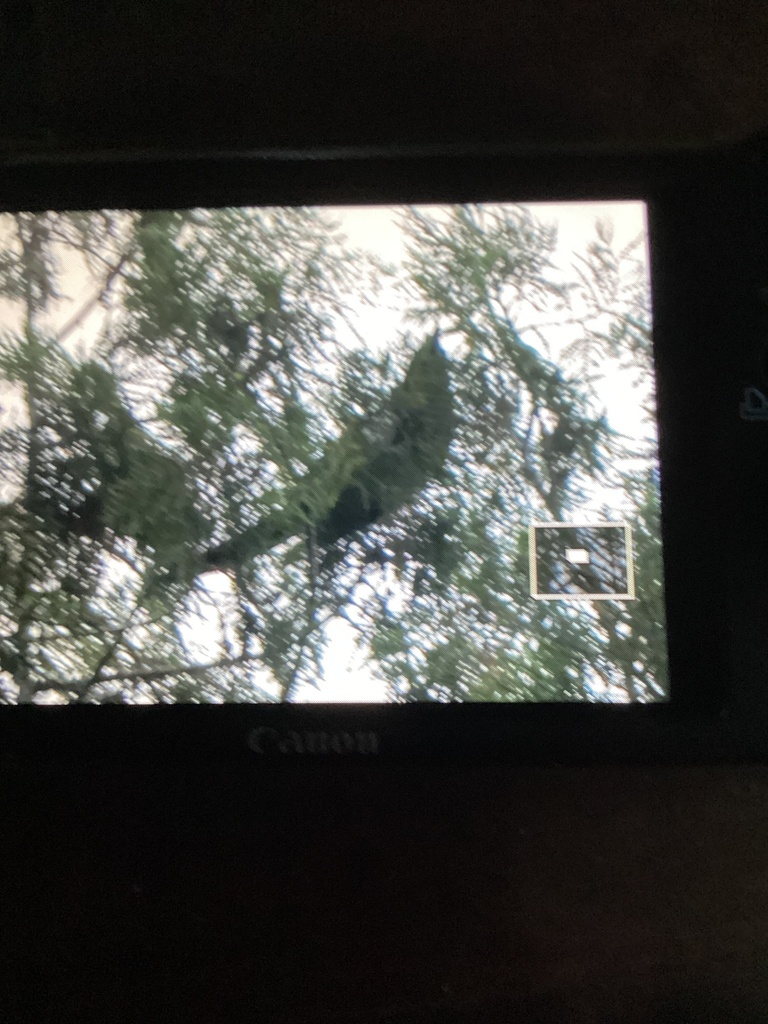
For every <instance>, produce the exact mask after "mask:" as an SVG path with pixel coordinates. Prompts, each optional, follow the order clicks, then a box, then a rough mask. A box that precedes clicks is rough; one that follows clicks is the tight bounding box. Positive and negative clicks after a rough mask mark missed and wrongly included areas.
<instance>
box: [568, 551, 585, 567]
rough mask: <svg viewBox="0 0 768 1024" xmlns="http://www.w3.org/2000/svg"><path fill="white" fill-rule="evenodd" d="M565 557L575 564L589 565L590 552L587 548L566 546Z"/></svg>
mask: <svg viewBox="0 0 768 1024" xmlns="http://www.w3.org/2000/svg"><path fill="white" fill-rule="evenodd" d="M565 557H566V560H567V561H569V562H571V563H572V564H573V565H589V552H588V551H587V549H586V548H566V549H565Z"/></svg>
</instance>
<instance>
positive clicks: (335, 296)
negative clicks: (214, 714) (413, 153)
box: [0, 206, 666, 702]
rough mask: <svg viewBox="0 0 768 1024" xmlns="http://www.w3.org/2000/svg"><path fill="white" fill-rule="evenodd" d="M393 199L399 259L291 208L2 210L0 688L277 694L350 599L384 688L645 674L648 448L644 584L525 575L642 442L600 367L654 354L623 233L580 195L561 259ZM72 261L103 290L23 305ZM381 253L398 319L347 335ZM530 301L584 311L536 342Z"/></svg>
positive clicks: (539, 232)
mask: <svg viewBox="0 0 768 1024" xmlns="http://www.w3.org/2000/svg"><path fill="white" fill-rule="evenodd" d="M403 226H404V229H405V231H406V235H407V238H408V253H409V255H408V260H407V263H406V265H405V267H404V268H403V269H402V270H401V271H398V272H390V273H389V274H388V273H387V272H385V268H383V267H382V266H380V265H378V264H377V262H376V261H375V260H374V259H373V258H372V257H369V256H366V255H365V254H361V253H359V252H355V251H353V250H351V249H350V248H349V246H348V245H347V243H346V241H345V239H344V238H343V236H342V235H341V234H340V233H339V231H338V230H337V229H336V227H335V226H334V224H333V222H332V221H331V220H330V219H329V218H328V217H326V216H325V215H322V214H320V213H318V212H316V211H312V210H301V209H295V210H262V211H253V210H251V211H243V210H231V209H223V210H209V211H205V210H193V211H179V212H170V213H162V212H147V213H143V214H132V213H121V212H94V213H74V214H66V215H65V214H41V215H32V214H21V215H18V216H16V217H14V218H6V221H5V230H4V233H3V234H2V239H3V241H2V244H0V296H2V297H4V298H6V299H8V300H9V301H10V302H11V303H12V304H14V305H13V308H14V309H15V310H17V312H18V318H17V319H18V322H17V323H15V324H11V325H10V326H9V330H8V331H7V332H6V333H5V334H4V335H3V336H2V337H0V381H1V382H2V387H3V388H4V395H7V396H8V397H9V398H10V399H11V400H12V406H13V408H14V409H15V410H16V411H15V412H14V413H13V415H8V416H5V417H4V418H1V417H0V470H2V478H3V488H4V489H3V491H2V492H0V501H2V502H3V504H2V505H0V685H1V686H2V687H3V689H2V691H1V692H0V699H2V694H4V697H5V699H8V700H17V699H19V700H30V699H38V698H39V697H41V696H42V697H45V699H53V697H54V696H56V695H57V699H60V700H64V701H97V702H104V701H113V700H114V701H126V702H135V701H161V702H167V701H178V700H191V701H217V700H224V699H231V700H247V699H257V700H276V699H290V698H292V697H295V695H296V693H297V692H298V690H299V688H300V687H301V686H302V685H304V684H306V683H307V682H308V681H310V680H315V679H317V678H318V677H319V676H320V675H321V674H322V672H323V670H324V669H323V665H324V663H323V655H324V651H325V650H326V649H327V636H328V634H327V628H328V627H329V625H330V624H331V623H333V622H336V621H338V620H339V618H343V619H344V620H346V622H347V623H348V624H349V626H350V629H353V630H354V631H355V634H356V636H357V639H358V643H359V647H360V652H361V654H362V655H363V656H364V657H365V658H366V659H367V661H368V664H369V668H370V671H371V672H373V673H375V674H378V675H379V676H380V677H381V678H383V679H384V680H385V682H386V684H387V687H388V688H389V692H390V693H391V695H392V697H393V699H396V700H416V699H419V700H421V699H423V700H454V699H458V700H480V699H503V700H529V699H543V700H584V699H617V698H619V697H621V696H630V697H632V698H633V699H651V698H652V697H654V696H657V695H658V694H660V693H663V692H664V691H665V687H666V677H665V674H664V673H665V659H664V632H663V621H664V617H663V595H662V567H661V554H660V543H659V540H658V486H657V481H656V479H655V477H654V476H653V475H652V474H650V473H649V472H648V471H646V470H645V468H643V469H638V470H637V471H636V472H635V475H634V476H633V477H631V478H627V479H628V482H627V486H626V493H625V494H624V499H625V504H626V507H627V508H628V509H631V516H630V518H631V519H632V520H633V522H634V524H635V541H636V555H637V563H638V586H639V590H640V591H641V592H642V600H640V601H637V602H630V603H627V604H622V603H620V602H604V603H603V605H602V606H601V607H600V608H599V609H598V608H596V607H594V606H584V605H582V606H575V605H564V604H563V605H561V604H553V603H540V602H535V601H531V599H530V594H529V586H528V569H529V566H528V550H527V532H526V528H527V524H528V522H530V521H531V520H532V519H536V518H545V519H550V520H551V519H561V518H569V517H572V516H573V515H574V514H575V513H576V512H577V511H578V509H579V507H580V503H581V501H582V500H583V499H584V496H585V495H588V494H590V493H592V492H593V491H594V488H595V487H596V486H602V485H603V484H605V483H606V482H607V481H609V478H610V475H611V471H612V467H613V466H614V464H615V463H616V462H617V460H619V461H620V460H622V459H624V458H625V457H626V456H627V455H628V454H635V455H637V453H627V452H625V451H624V448H623V446H622V441H621V439H620V438H619V437H618V435H616V434H615V433H614V432H613V431H612V430H611V428H610V426H609V423H608V421H607V418H606V416H605V414H604V411H603V410H602V409H601V408H600V403H599V400H598V398H599V395H598V388H597V384H596V381H597V375H598V371H599V369H600V367H603V368H604V367H605V366H609V365H613V364H616V365H618V366H623V365H624V364H625V363H626V362H627V360H629V364H630V365H631V367H632V369H633V371H636V373H637V376H638V379H639V380H640V381H643V380H645V381H646V382H647V380H648V377H649V375H650V348H649V345H650V341H649V339H650V334H649V329H648V325H649V316H648V302H647V289H644V283H643V279H642V274H641V267H640V264H639V263H638V261H637V258H636V252H635V250H632V249H628V250H625V251H624V252H619V253H616V252H614V251H613V249H612V239H611V237H610V229H609V227H608V226H607V225H602V226H599V227H598V232H597V237H596V239H595V241H594V242H593V243H592V244H591V245H590V246H589V247H588V248H587V250H586V252H585V253H584V254H579V256H580V261H579V263H578V273H577V274H576V275H575V278H574V279H573V280H570V281H569V280H565V278H564V276H563V272H562V269H561V268H559V267H558V265H557V261H556V259H555V252H556V248H557V236H556V231H555V229H554V228H553V227H551V226H548V225H546V224H542V223H540V222H538V221H537V220H536V219H535V218H534V217H533V216H532V214H531V213H530V212H529V211H528V210H526V209H524V208H507V209H505V210H503V211H496V210H492V209H488V208H483V207H472V206H467V207H456V208H453V209H451V210H450V211H448V213H447V214H446V215H442V216H434V215H432V214H428V213H424V212H419V211H413V210H412V211H408V212H406V213H404V214H403ZM75 262H76V263H77V264H78V265H82V266H84V267H86V268H87V270H88V273H89V274H90V275H91V278H92V279H93V282H94V284H95V285H98V287H97V288H96V289H95V293H96V294H100V295H101V307H100V310H101V313H102V314H103V316H102V319H101V320H100V321H99V325H98V326H96V327H94V328H92V330H91V334H92V337H91V338H90V340H89V341H88V342H87V343H86V344H85V345H83V344H82V343H81V345H80V348H79V349H78V348H76V346H75V345H74V344H69V339H68V337H65V336H64V335H61V336H57V335H56V333H55V331H53V330H48V329H47V328H46V329H44V327H43V325H44V324H46V323H47V322H48V321H47V319H46V318H47V317H49V316H50V315H51V314H52V311H53V310H54V308H55V307H56V303H57V301H58V298H57V297H58V296H59V294H60V293H61V292H62V283H61V282H62V279H63V277H64V275H65V273H66V272H69V271H70V270H71V267H72V266H73V265H74V263H75ZM382 281H388V282H389V283H390V284H392V285H394V286H396V287H397V289H399V296H400V300H401V303H402V305H403V308H404V309H405V310H406V312H407V314H408V316H409V318H410V320H411V321H412V322H413V323H414V324H415V325H417V328H418V329H417V330H416V331H415V333H414V334H413V335H410V334H405V333H404V334H403V336H402V337H400V338H393V339H392V344H391V347H389V348H388V350H387V351H385V352H381V353H375V352H372V351H369V350H367V349H366V347H365V344H364V339H360V342H359V344H358V345H357V346H356V347H355V346H352V347H350V341H349V337H350V329H351V328H350V324H353V321H354V312H355V310H356V309H359V308H360V307H361V306H363V305H364V304H366V303H371V302H373V301H375V298H376V294H377V288H378V286H379V285H380V284H381V282H382ZM99 288H101V292H99V290H98V289H99ZM606 310H609V311H612V312H611V315H607V314H606ZM547 316H551V317H553V318H555V319H557V318H558V317H559V318H560V319H563V318H565V317H567V316H571V317H572V318H573V319H575V320H578V329H577V330H576V332H575V335H574V338H573V340H572V342H571V344H570V345H567V346H565V348H564V349H563V351H562V353H561V354H560V355H559V356H558V358H557V359H555V358H553V357H552V356H551V355H550V354H548V352H547V351H546V346H544V345H543V344H541V343H540V341H541V338H540V336H539V335H538V334H537V330H536V329H533V330H529V329H528V328H527V327H526V323H534V324H536V323H538V322H539V321H541V320H542V318H546V317H547ZM537 318H538V320H537ZM436 328H439V329H440V331H441V332H442V337H443V338H444V339H445V348H446V350H448V351H450V352H451V355H450V357H448V356H447V355H446V354H445V351H443V350H442V349H441V348H440V346H438V345H435V344H433V342H432V340H431V339H432V335H433V334H434V332H435V329H436ZM425 337H427V338H428V340H427V341H426V342H424V338H425ZM646 390H647V389H646ZM641 455H642V453H641ZM645 458H646V461H645V463H643V466H646V465H647V456H645ZM212 551H225V552H226V553H227V558H226V559H222V560H221V561H220V562H213V563H212V562H211V558H210V555H211V552H212ZM210 564H218V565H222V566H224V567H226V570H227V571H226V574H225V573H221V572H220V573H218V574H211V573H208V574H206V573H205V572H204V570H205V568H206V566H207V565H210ZM200 608H203V609H204V610H205V612H204V615H203V620H204V621H205V623H206V625H205V630H206V631H207V636H208V644H207V649H208V651H209V652H210V650H211V647H212V643H211V641H212V638H213V640H215V644H213V646H215V648H216V650H217V651H218V654H217V655H215V656H212V655H210V653H209V654H207V655H205V656H201V655H200V654H199V653H198V651H197V648H196V643H197V637H196V635H195V633H196V628H197V627H195V623H198V625H199V623H200V622H201V621H202V620H201V614H202V613H201V612H200ZM208 662H210V663H208Z"/></svg>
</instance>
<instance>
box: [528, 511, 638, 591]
mask: <svg viewBox="0 0 768 1024" xmlns="http://www.w3.org/2000/svg"><path fill="white" fill-rule="evenodd" d="M529 553H530V575H531V596H532V597H534V598H536V600H539V601H558V600H559V601H610V600H613V601H616V600H619V601H629V600H631V599H632V598H633V597H634V596H635V574H634V567H633V562H632V528H631V527H630V526H629V524H628V523H611V522H595V523H533V524H532V525H531V526H530V527H529Z"/></svg>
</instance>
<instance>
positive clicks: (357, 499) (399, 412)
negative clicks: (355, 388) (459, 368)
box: [206, 334, 454, 568]
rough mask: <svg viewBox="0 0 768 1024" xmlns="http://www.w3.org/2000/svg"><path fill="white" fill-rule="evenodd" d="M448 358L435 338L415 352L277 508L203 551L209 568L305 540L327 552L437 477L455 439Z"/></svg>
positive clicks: (236, 563) (239, 562) (232, 564)
mask: <svg viewBox="0 0 768 1024" xmlns="http://www.w3.org/2000/svg"><path fill="white" fill-rule="evenodd" d="M453 425H454V413H453V404H452V396H451V391H450V385H449V376H448V359H447V357H446V355H445V353H444V352H443V350H442V348H441V346H440V341H439V336H438V334H434V335H431V336H430V337H429V338H427V340H426V341H425V342H424V344H423V345H422V346H421V347H420V348H419V349H418V350H417V351H416V353H415V354H414V356H413V358H412V360H411V363H410V365H409V367H408V370H407V372H406V375H405V378H404V379H403V381H402V382H401V383H400V384H399V385H397V387H395V388H394V389H393V390H392V392H391V393H390V395H389V398H388V401H387V403H386V406H385V407H384V408H382V409H380V410H378V411H377V412H376V413H372V414H371V415H369V416H364V417H360V418H359V419H358V420H355V421H354V422H352V423H351V424H350V425H349V427H348V428H347V429H346V431H345V432H344V433H343V434H342V436H341V437H340V438H339V439H338V440H337V441H335V442H333V443H332V444H331V445H330V446H329V448H328V450H327V451H326V452H325V454H324V455H323V456H322V458H320V459H318V461H317V463H315V465H314V466H312V467H311V468H310V469H309V470H308V472H307V473H306V475H305V476H304V477H303V478H302V480H300V481H299V482H298V483H297V485H296V487H295V488H294V489H293V490H292V491H291V492H290V493H285V492H278V493H276V494H275V502H274V504H275V510H274V511H272V512H268V513H267V514H266V515H265V516H263V517H262V518H261V520H260V521H259V522H258V523H256V524H255V525H254V526H251V527H248V528H246V529H245V530H243V532H242V533H240V534H239V535H238V536H236V537H233V538H232V539H231V540H229V541H227V542H225V543H224V544H222V545H220V546H218V547H216V548H213V549H211V550H209V551H208V552H207V554H206V562H207V564H208V565H209V566H210V567H211V568H230V567H236V566H239V565H242V563H243V562H244V561H246V560H247V559H249V558H253V557H256V556H258V555H262V554H265V553H266V552H267V551H269V550H271V549H272V548H273V547H275V546H276V545H277V544H280V543H282V542H283V541H286V540H289V539H290V538H291V537H294V536H299V535H302V534H305V535H307V536H310V535H311V537H312V539H313V542H314V543H315V544H317V545H318V546H320V547H323V548H328V547H330V546H331V545H332V544H334V543H336V541H338V540H341V539H342V538H344V537H350V536H352V535H354V534H355V533H357V532H360V531H363V530H365V529H367V528H368V527H369V526H372V525H373V524H374V523H376V522H378V521H379V520H380V519H382V518H384V517H385V516H388V515H392V514H393V513H395V512H397V511H398V510H399V509H401V508H402V507H403V506H404V505H406V504H408V502H410V501H412V500H413V499H414V498H415V497H416V496H417V495H418V494H419V492H420V491H421V490H422V489H423V488H424V487H425V486H426V484H427V483H428V482H429V481H430V480H434V479H439V477H440V476H441V474H442V471H443V466H444V463H445V459H446V456H447V454H448V448H449V445H450V442H451V436H452V433H453Z"/></svg>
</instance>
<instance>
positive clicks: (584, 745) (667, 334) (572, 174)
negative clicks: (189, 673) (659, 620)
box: [0, 151, 768, 763]
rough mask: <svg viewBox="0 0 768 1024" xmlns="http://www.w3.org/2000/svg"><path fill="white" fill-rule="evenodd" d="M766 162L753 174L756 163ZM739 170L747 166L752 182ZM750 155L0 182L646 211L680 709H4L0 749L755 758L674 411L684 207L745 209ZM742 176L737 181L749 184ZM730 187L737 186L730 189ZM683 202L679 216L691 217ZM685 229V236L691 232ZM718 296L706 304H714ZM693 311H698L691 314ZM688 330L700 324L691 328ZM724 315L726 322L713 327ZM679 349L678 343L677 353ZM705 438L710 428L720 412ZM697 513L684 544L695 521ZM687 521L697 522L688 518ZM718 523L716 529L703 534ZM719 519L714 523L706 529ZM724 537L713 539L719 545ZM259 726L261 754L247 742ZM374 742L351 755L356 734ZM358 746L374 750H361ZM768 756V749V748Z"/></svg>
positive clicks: (692, 471)
mask: <svg viewBox="0 0 768 1024" xmlns="http://www.w3.org/2000/svg"><path fill="white" fill-rule="evenodd" d="M758 165H759V166H758ZM745 168H746V170H745ZM761 168H762V164H761V161H760V160H758V161H757V163H756V162H755V160H753V159H751V158H750V157H749V156H748V155H747V156H745V155H744V153H742V152H741V151H736V152H734V151H723V152H709V153H694V152H690V153H683V154H679V153H678V154H666V155H665V154H660V155H657V156H643V157H640V156H637V157H633V156H624V157H612V156H610V155H605V154H599V153H594V154H591V155H584V154H573V155H562V154H561V155H553V154H550V155H541V154H539V155H528V156H523V155H519V154H518V155H508V154H490V153H486V154H481V153H477V152H465V153H460V152H454V153H437V152H435V153H431V154H420V155H413V154H393V153H389V154H292V155H286V154H282V155H281V154H271V155H256V156H246V155H235V156H219V157H213V156H207V157H204V158H193V157H184V158H173V159H165V160H155V161H149V160H144V159H141V160H139V159H137V160H131V159H129V158H127V157H121V158H119V159H96V158H93V159H90V160H86V159H82V158H81V159H76V160H73V161H71V162H66V161H59V162H58V163H55V164H53V163H49V164H42V163H39V164H25V165H18V166H15V167H14V166H6V167H5V168H4V169H2V170H0V209H2V210H10V211H12V210H22V209H23V210H31V209H32V210H42V209H95V208H138V209H152V208H158V209H159V208H187V207H191V206H228V205H311V204H318V205H320V204H333V205H347V204H348V205H358V204H366V203H388V202H389V203H395V202H396V203H425V202H434V203H439V202H469V201H489V202H490V201H515V202H533V201H536V200H539V201H557V200H577V199H581V200H587V199H594V200H597V199H612V200H631V199H639V200H642V201H644V202H646V203H647V204H648V211H649V226H650V241H651V259H652V288H653V305H654V340H655V360H656V370H657V389H658V417H659V424H660V453H661V476H662V535H663V541H664V557H665V573H666V589H667V607H668V637H669V654H670V675H671V680H672V684H671V697H670V700H669V702H667V703H663V704H654V705H601V704H595V705H592V704H590V705H576V704H554V703H553V704H535V705H533V704H531V705H528V704H482V705H481V704H445V705H442V704H440V705H256V704H248V705H226V706H209V705H194V706H190V705H178V706H150V707H141V708H136V707H119V708H118V707H113V706H110V707H95V706H75V707H71V706H67V707H37V706H21V707H1V708H0V742H2V743H3V744H4V746H5V748H6V749H10V750H12V751H16V752H18V753H21V752H22V751H24V752H26V753H28V754H31V755H32V756H38V757H40V756H53V757H70V756H76V757H78V758H79V757H84V756H89V755H90V756H95V757H99V758H102V757H106V758H114V757H127V758H146V757H153V758H161V759H162V758H166V757H183V758H195V759H198V758H201V757H202V758H208V757H214V758H220V757H224V758H235V759H240V758H249V759H252V760H254V759H255V760H257V761H258V760H272V759H273V758H274V757H278V758H279V759H282V758H283V757H285V756H295V755H296V756H297V755H302V756H309V757H316V756H317V755H327V756H341V755H352V756H351V758H350V759H351V760H355V761H357V760H360V758H361V757H363V756H366V757H367V758H368V760H370V759H371V756H370V755H373V756H375V758H376V759H378V758H379V757H398V758H400V757H412V756H421V755H428V756H446V757H451V758H455V757H482V758H486V757H494V758H501V759H503V760H505V761H517V762H531V761H532V762H539V763H541V762H544V763H552V762H558V763H605V762H621V761H638V760H640V761H645V762H659V763H660V762H685V761H716V760H723V759H725V760H733V759H737V760H739V759H744V758H750V759H751V758H754V757H762V756H763V744H762V742H761V741H760V740H759V739H758V738H756V736H755V733H754V731H752V732H750V731H749V730H745V729H743V728H741V726H740V725H739V720H738V716H736V717H734V716H733V715H732V714H731V709H732V708H733V707H735V706H736V705H737V704H738V701H737V700H735V699H734V695H735V690H734V683H733V680H729V678H728V673H727V664H726V663H727V642H726V640H725V639H724V635H723V633H724V625H723V622H722V621H721V618H720V617H719V616H718V602H717V599H716V597H715V596H713V595H711V594H710V595H707V594H701V593H696V592H695V591H694V590H693V588H692V587H691V586H690V580H691V577H692V559H693V557H694V556H693V554H692V553H693V552H695V550H696V549H697V546H698V549H699V550H700V549H701V545H702V544H704V545H706V544H708V543H712V542H713V540H714V541H716V540H717V531H718V526H717V525H716V524H717V516H716V515H714V514H713V515H712V516H711V517H709V519H708V513H709V512H713V513H714V512H715V510H714V507H710V506H711V499H710V497H708V495H707V493H706V488H705V486H704V481H705V479H706V477H707V473H708V469H709V468H710V467H709V466H708V463H707V453H706V450H705V448H704V446H703V445H702V444H700V443H699V438H698V435H695V434H694V432H693V431H692V430H691V429H690V424H688V423H687V422H686V420H685V418H684V417H683V416H681V415H680V414H679V395H680V390H681V387H684V386H685V382H686V380H688V379H689V375H690V367H689V365H688V364H687V362H686V361H687V360H689V359H690V348H691V344H692V343H693V340H694V339H693V336H692V330H693V327H692V325H691V322H690V321H691V312H692V309H693V308H694V306H693V304H694V302H699V303H701V302H702V301H705V302H706V296H705V295H704V297H703V298H702V296H703V292H702V289H701V287H700V283H696V282H694V280H693V277H692V273H691V270H690V268H689V267H686V265H685V260H684V258H683V254H684V253H685V252H686V251H687V248H689V247H690V245H692V244H695V242H696V230H695V225H694V231H693V235H694V238H693V242H692V241H691V239H690V238H687V237H684V234H685V231H686V230H687V229H686V227H685V224H684V216H685V210H686V209H688V210H689V211H690V209H694V208H695V202H694V199H692V198H691V197H692V196H696V195H698V196H699V201H702V199H701V197H705V196H707V195H710V194H713V193H717V194H722V190H723V189H725V191H726V192H728V194H729V195H730V196H731V200H732V202H733V203H734V204H735V205H736V206H738V205H739V203H740V202H741V196H742V194H743V193H744V186H743V183H741V184H739V187H738V189H736V188H735V187H734V185H733V181H734V174H737V176H738V175H739V174H742V172H743V173H745V174H746V175H747V177H750V175H751V178H750V180H752V179H754V180H755V182H756V184H755V185H754V188H759V187H760V186H759V179H760V175H761V173H762V170H761ZM739 180H740V181H741V179H739ZM729 190H730V191H729ZM686 204H687V205H686ZM688 227H689V228H690V225H688ZM713 301H714V300H713ZM699 314H701V310H699ZM693 319H694V322H697V323H703V322H705V321H706V317H702V316H701V315H699V319H698V320H697V319H696V317H694V318H693ZM715 320H716V318H715ZM681 337H682V340H681ZM713 424H714V425H712V426H711V428H710V429H717V423H716V416H715V420H714V421H713ZM695 509H698V510H699V511H700V512H701V510H702V509H703V510H704V513H705V514H704V515H701V516H700V517H699V520H697V525H696V526H695V528H694V531H693V532H694V534H695V537H694V538H693V539H692V538H691V527H690V523H691V513H692V510H695ZM694 518H695V517H694ZM708 522H709V523H710V525H709V526H708V525H707V524H708ZM712 523H714V524H715V525H711V524H712ZM713 531H714V532H713ZM254 730H264V731H263V732H262V733H261V734H259V735H261V736H262V738H263V739H264V741H265V742H260V741H256V740H254V735H255V734H254ZM361 735H362V736H363V737H364V739H363V740H362V741H361V742H358V738H359V736H361ZM366 736H374V737H375V739H374V740H372V741H371V742H370V743H368V742H367V741H366V740H365V737H366ZM766 746H768V744H766Z"/></svg>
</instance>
